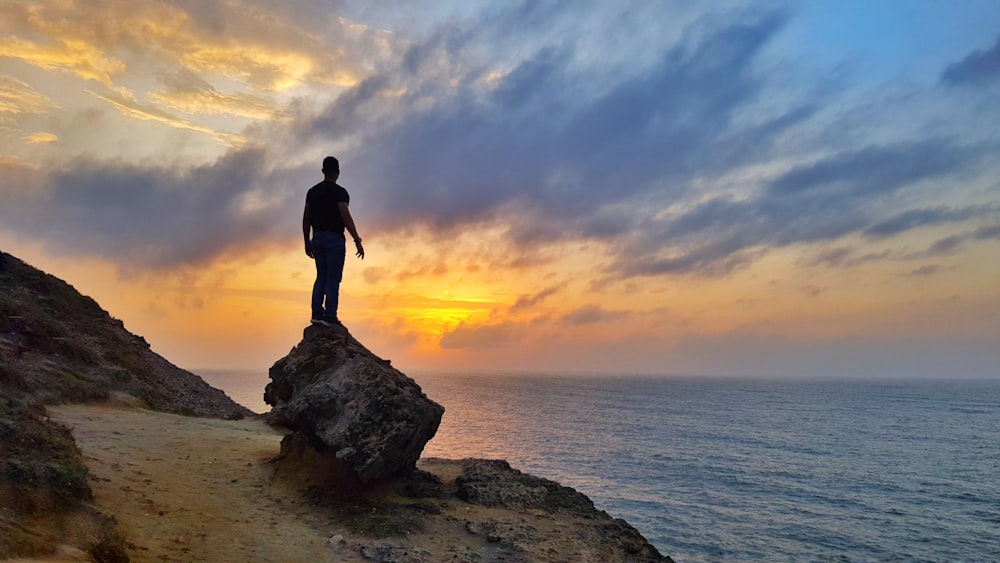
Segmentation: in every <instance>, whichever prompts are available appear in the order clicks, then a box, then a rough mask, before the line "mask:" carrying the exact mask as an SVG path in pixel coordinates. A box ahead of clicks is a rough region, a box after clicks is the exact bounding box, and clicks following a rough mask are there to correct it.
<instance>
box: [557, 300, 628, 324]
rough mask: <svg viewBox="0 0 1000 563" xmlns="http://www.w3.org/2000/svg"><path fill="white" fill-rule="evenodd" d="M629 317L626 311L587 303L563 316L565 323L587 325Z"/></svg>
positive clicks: (563, 322)
mask: <svg viewBox="0 0 1000 563" xmlns="http://www.w3.org/2000/svg"><path fill="white" fill-rule="evenodd" d="M625 317H628V313H627V312H625V311H609V310H607V309H604V308H603V307H601V306H600V305H585V306H583V307H580V308H579V309H576V310H574V311H571V312H570V313H568V314H566V315H565V316H564V317H563V318H562V324H564V325H587V324H598V323H606V322H611V321H616V320H619V319H622V318H625Z"/></svg>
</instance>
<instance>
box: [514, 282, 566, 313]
mask: <svg viewBox="0 0 1000 563" xmlns="http://www.w3.org/2000/svg"><path fill="white" fill-rule="evenodd" d="M564 287H566V284H565V283H561V284H556V285H553V286H550V287H547V288H545V289H543V290H541V291H539V292H538V293H533V294H530V295H522V296H520V297H518V298H517V301H515V302H514V304H513V305H511V307H510V310H511V312H516V311H522V310H525V309H531V308H532V307H534V306H535V305H537V304H539V303H541V302H542V301H544V300H545V299H547V298H549V297H551V296H553V295H555V294H556V293H559V292H560V291H561V290H562V289H563V288H564Z"/></svg>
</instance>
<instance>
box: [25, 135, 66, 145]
mask: <svg viewBox="0 0 1000 563" xmlns="http://www.w3.org/2000/svg"><path fill="white" fill-rule="evenodd" d="M28 142H29V143H31V144H33V145H34V144H45V143H56V142H59V136H58V135H54V134H52V133H32V134H31V135H28Z"/></svg>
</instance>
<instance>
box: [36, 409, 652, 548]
mask: <svg viewBox="0 0 1000 563" xmlns="http://www.w3.org/2000/svg"><path fill="white" fill-rule="evenodd" d="M48 411H49V415H50V416H51V417H52V418H53V419H55V420H57V421H59V422H61V423H63V424H65V425H67V426H68V427H69V428H70V429H71V430H72V431H73V435H74V437H75V439H76V442H77V444H78V445H79V447H80V449H81V450H82V452H83V457H84V462H85V463H86V464H87V467H88V468H89V469H90V472H91V488H92V489H93V490H94V495H95V497H96V499H95V500H96V503H97V505H98V506H99V507H100V509H101V511H102V512H104V513H107V514H110V515H112V516H114V517H115V519H116V520H117V521H118V523H119V526H120V528H121V532H122V533H123V534H124V535H125V538H126V553H127V554H128V555H129V557H130V558H131V560H132V561H135V562H139V563H142V562H146V561H153V562H161V561H183V562H189V561H210V562H212V563H227V562H239V563H248V562H258V561H259V562H275V561H281V562H299V561H301V562H309V563H321V562H327V561H330V562H334V561H335V562H345V563H349V562H352V561H372V560H374V561H396V562H408V563H409V562H413V563H417V562H419V563H426V562H438V561H455V562H460V563H472V562H477V563H499V562H512V561H517V562H522V563H524V562H533V561H538V562H559V563H564V562H565V563H569V562H573V563H591V562H593V563H598V562H599V563H608V562H616V561H621V562H624V561H629V562H635V561H669V559H663V558H661V557H660V556H659V555H658V554H656V553H655V550H653V549H652V547H651V546H649V545H648V543H646V541H645V539H643V538H642V537H641V536H640V535H639V533H638V532H637V531H635V530H634V529H632V528H630V527H628V525H627V524H626V523H624V522H621V521H614V520H613V519H612V518H611V517H610V516H608V515H607V514H605V513H603V512H598V511H597V510H595V509H594V508H593V506H592V505H589V508H586V507H585V508H583V509H581V508H580V506H579V505H580V504H581V502H582V503H583V504H587V503H589V500H585V497H584V498H583V500H581V499H580V498H578V497H576V496H573V495H578V493H576V492H574V491H571V490H569V491H570V492H567V491H562V490H561V489H560V490H555V489H552V490H551V491H550V489H548V488H546V487H545V486H542V485H541V483H540V482H539V481H538V480H537V478H533V479H535V480H536V481H533V482H531V483H530V484H525V482H523V481H520V480H519V479H520V477H518V476H519V475H520V473H519V472H516V471H512V470H509V468H508V470H507V473H504V474H497V475H494V476H492V477H489V479H490V481H488V483H486V484H485V485H484V486H485V489H481V490H484V491H492V493H489V494H493V495H495V496H497V498H498V499H504V498H508V497H509V499H514V500H515V501H516V502H513V504H514V505H517V506H514V505H512V506H507V507H505V506H499V505H498V504H504V502H502V501H495V499H494V500H491V501H489V502H485V503H484V502H467V501H466V500H464V499H461V498H459V497H458V496H457V495H456V492H457V486H456V483H457V482H456V477H457V476H458V475H459V474H460V473H461V474H463V475H464V473H463V472H464V471H466V470H467V468H473V469H474V468H475V467H476V463H479V462H477V461H476V460H465V461H456V460H445V459H421V460H420V461H419V462H418V463H417V467H418V468H420V469H422V470H423V471H425V472H429V473H431V474H433V475H434V476H435V477H436V478H437V479H438V480H440V483H439V484H438V485H436V487H438V489H436V490H437V493H435V494H434V495H431V496H430V497H426V498H425V497H420V498H417V497H413V496H409V495H400V494H399V491H396V492H394V490H395V489H393V488H392V487H393V486H392V485H390V486H387V487H386V488H383V489H382V490H381V492H378V491H376V492H372V493H370V494H369V495H368V496H366V497H364V498H363V499H362V498H361V497H356V496H355V497H351V496H347V497H343V496H338V495H339V493H338V494H335V495H334V496H332V497H330V498H325V497H323V494H325V493H326V492H330V491H331V489H328V488H326V489H324V488H322V487H321V488H319V490H320V491H321V493H323V494H321V495H320V497H319V498H317V497H316V496H315V495H313V494H304V493H305V491H306V489H307V487H309V485H311V484H314V481H313V480H312V479H313V477H314V476H315V474H314V473H311V472H310V471H309V470H306V469H303V468H304V466H303V465H301V464H298V463H289V460H288V459H286V460H285V461H284V462H278V463H272V462H271V460H272V459H273V458H274V457H275V456H277V455H278V453H279V450H280V442H281V437H282V435H281V433H279V432H277V431H275V430H274V429H272V428H271V427H269V426H267V425H266V424H265V423H264V422H263V421H261V420H259V419H246V420H241V421H226V420H217V419H207V418H194V417H186V416H178V415H173V414H166V413H162V412H155V411H149V410H144V409H139V408H135V407H121V406H101V405H64V406H58V407H49V408H48ZM467 463H471V465H467ZM485 463H487V464H489V463H492V462H485ZM473 474H474V473H473ZM414 483H415V482H414ZM550 483H551V482H550ZM404 484H405V483H404ZM553 485H554V484H553ZM481 486H483V485H482V484H481ZM312 490H313V491H316V490H317V489H315V488H314V489H312ZM477 490H479V489H477ZM552 491H555V492H552ZM484 494H485V493H484ZM567 495H569V496H567ZM579 496H580V497H582V495H579ZM518 499H519V500H518ZM533 499H534V500H533ZM545 499H550V500H551V502H552V503H554V505H552V506H549V505H545V504H544V503H543V501H545ZM567 499H569V500H572V501H573V502H569V501H568V500H567ZM573 499H576V500H573ZM536 501H537V502H539V503H542V504H537V506H534V507H533V508H528V507H526V506H520V504H521V503H528V504H531V503H536ZM556 505H558V506H556ZM574 507H575V508H574ZM626 528H627V529H626ZM55 560H60V559H58V558H57V559H52V561H55ZM61 560H66V559H65V558H64V559H61Z"/></svg>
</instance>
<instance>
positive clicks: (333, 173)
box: [323, 156, 340, 179]
mask: <svg viewBox="0 0 1000 563" xmlns="http://www.w3.org/2000/svg"><path fill="white" fill-rule="evenodd" d="M323 175H324V176H327V177H330V178H334V179H336V177H337V176H339V175H340V161H339V160H337V159H336V158H334V157H332V156H328V157H326V158H324V159H323Z"/></svg>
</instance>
